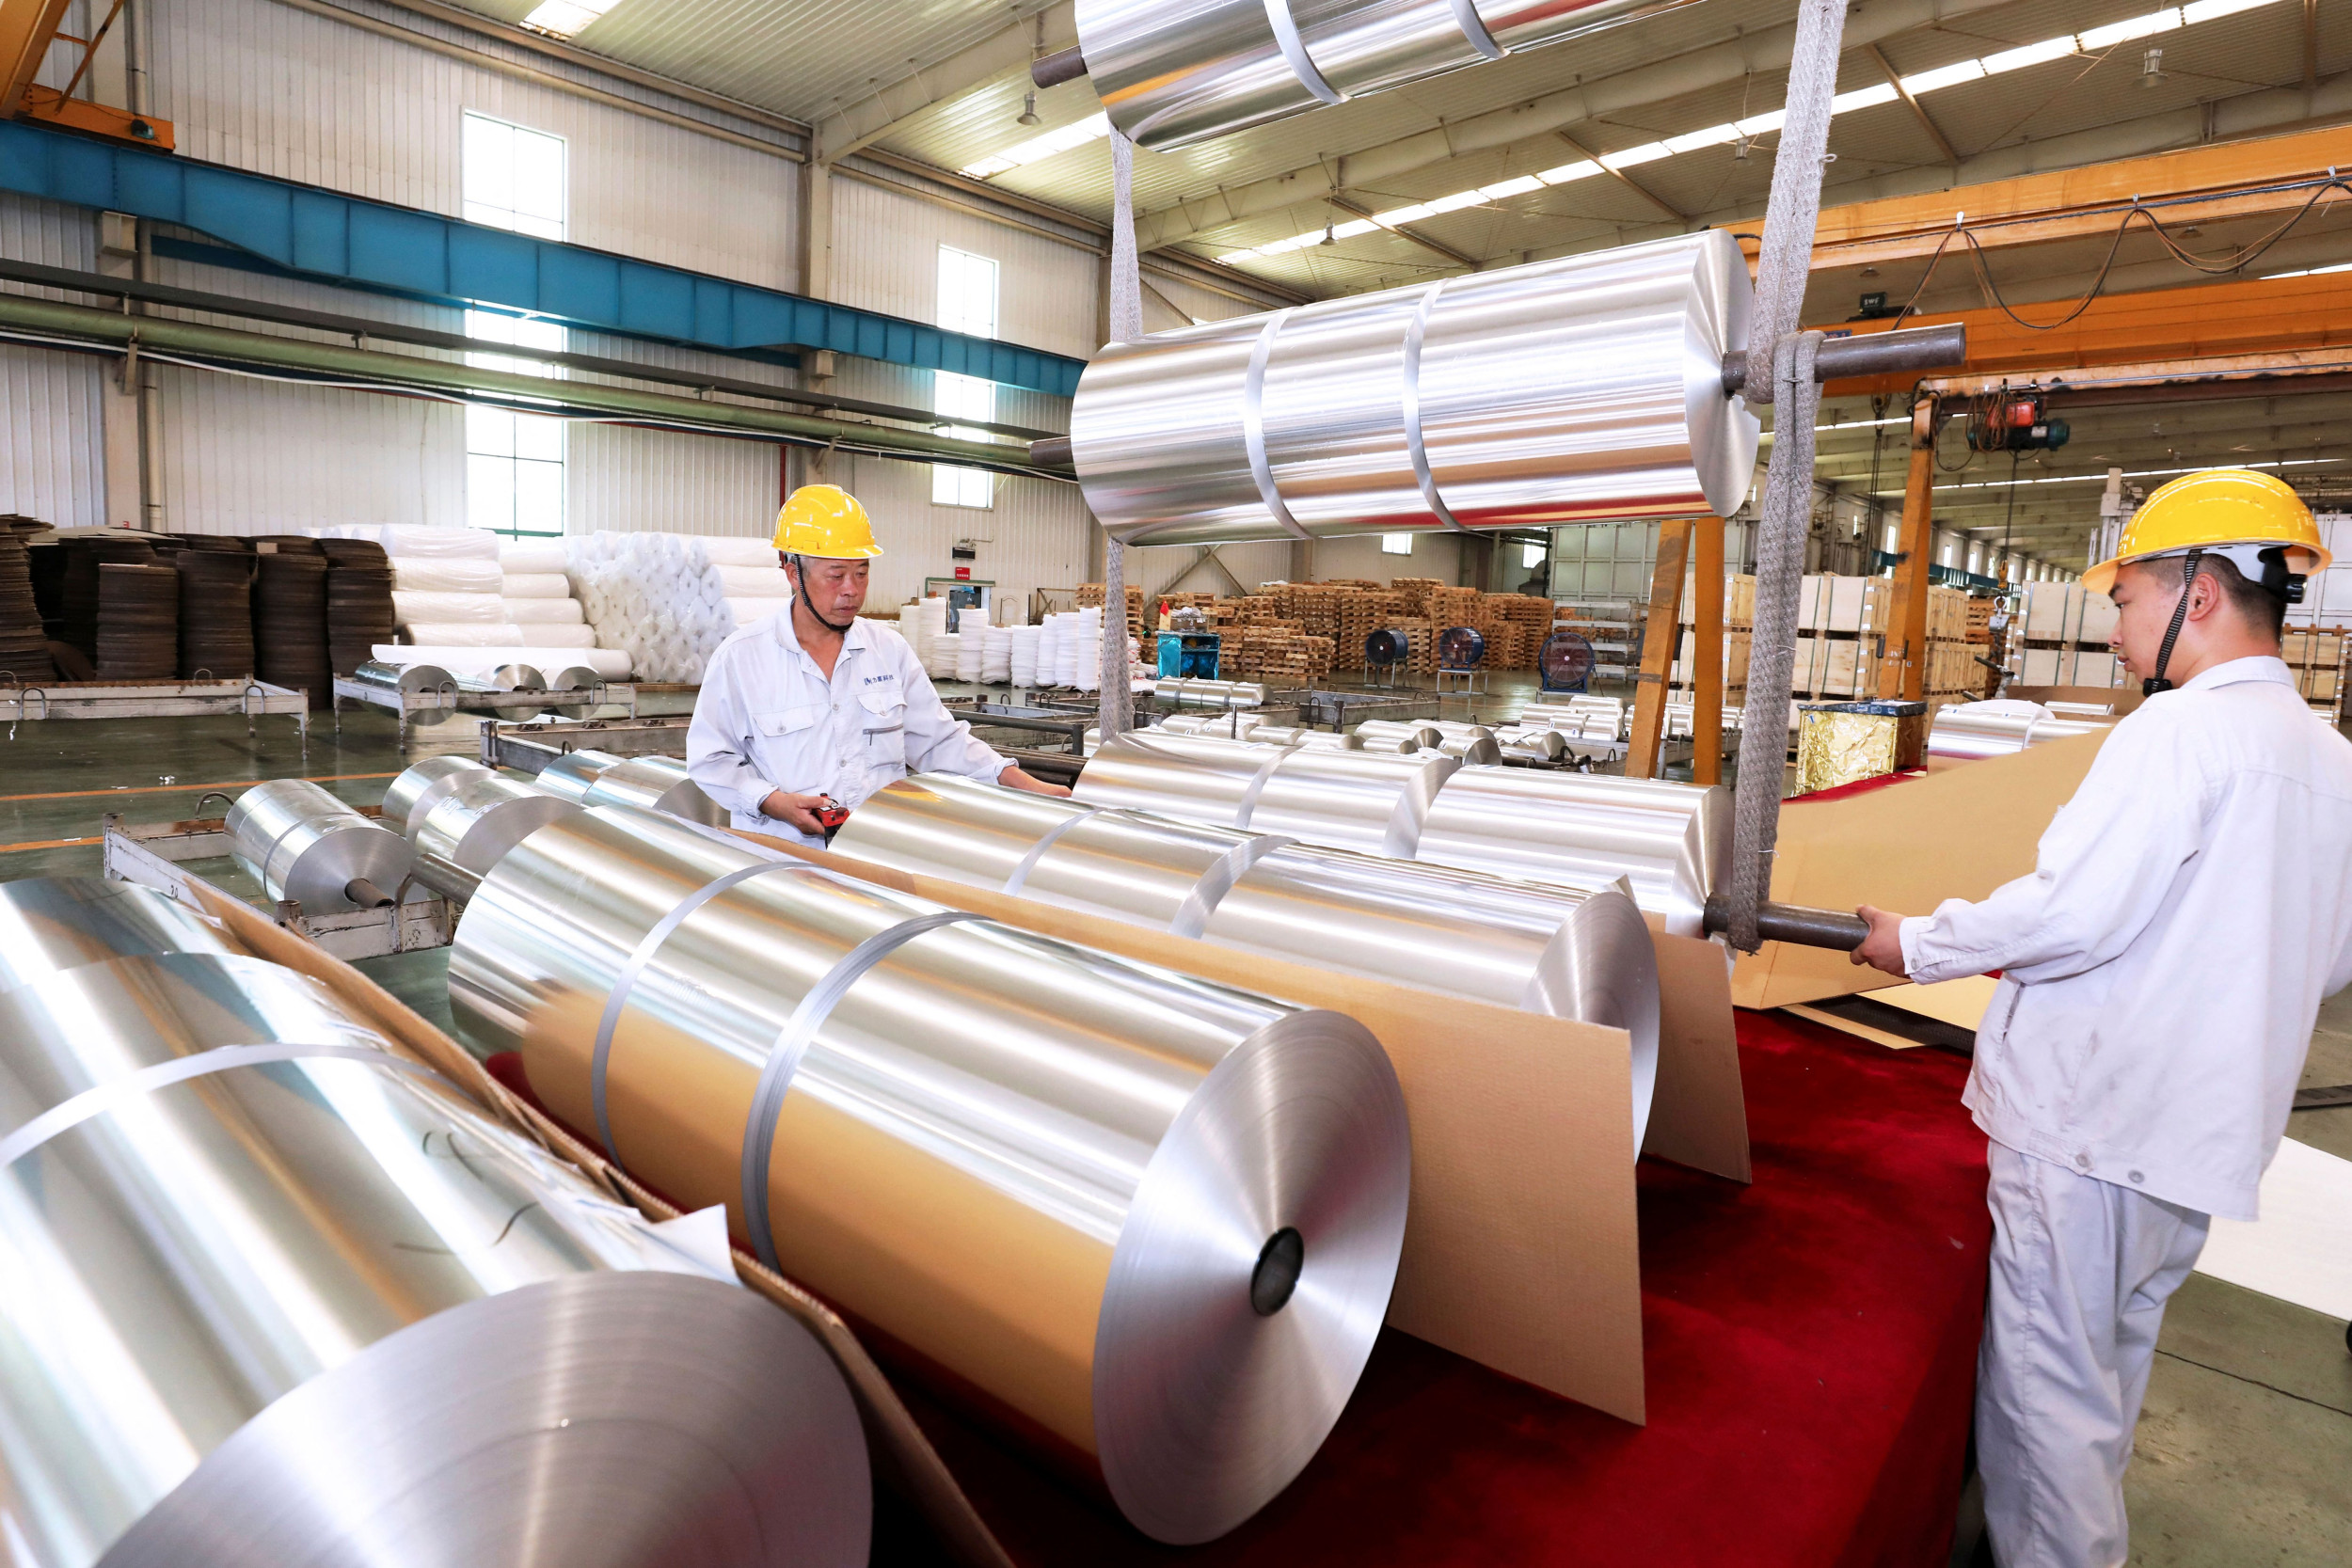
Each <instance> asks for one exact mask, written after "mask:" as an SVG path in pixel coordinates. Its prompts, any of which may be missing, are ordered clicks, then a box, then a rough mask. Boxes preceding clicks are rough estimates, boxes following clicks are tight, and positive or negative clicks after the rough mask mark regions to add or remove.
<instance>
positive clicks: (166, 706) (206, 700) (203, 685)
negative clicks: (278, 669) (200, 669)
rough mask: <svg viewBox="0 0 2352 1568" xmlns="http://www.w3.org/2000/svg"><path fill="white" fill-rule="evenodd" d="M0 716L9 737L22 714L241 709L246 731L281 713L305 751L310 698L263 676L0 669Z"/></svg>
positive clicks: (161, 714)
mask: <svg viewBox="0 0 2352 1568" xmlns="http://www.w3.org/2000/svg"><path fill="white" fill-rule="evenodd" d="M0 679H5V680H6V681H7V683H8V684H6V685H0V719H6V720H7V721H8V738H9V739H11V740H13V739H15V738H16V726H17V723H18V722H19V721H22V720H25V719H200V718H206V717H217V716H219V715H222V714H230V713H241V714H243V715H245V720H246V725H245V728H246V734H247V735H251V734H252V733H253V721H254V720H256V719H260V718H265V717H268V716H269V715H272V714H284V715H286V716H287V717H289V718H291V719H293V720H294V726H295V728H296V729H297V730H298V731H299V732H300V735H301V738H302V754H303V755H305V756H309V755H310V694H309V693H308V692H305V691H294V690H289V689H287V688H285V687H282V686H272V685H270V684H269V683H268V682H266V681H202V680H199V681H52V682H50V683H49V684H48V685H46V686H26V685H24V683H23V682H21V681H19V680H17V679H16V678H15V676H14V675H12V674H9V673H8V672H6V671H0Z"/></svg>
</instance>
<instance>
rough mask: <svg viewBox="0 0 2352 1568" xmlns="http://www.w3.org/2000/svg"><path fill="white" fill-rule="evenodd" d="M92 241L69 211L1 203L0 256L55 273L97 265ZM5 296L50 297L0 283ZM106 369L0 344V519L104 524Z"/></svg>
mask: <svg viewBox="0 0 2352 1568" xmlns="http://www.w3.org/2000/svg"><path fill="white" fill-rule="evenodd" d="M97 243H98V242H97V235H96V230H95V227H94V225H93V223H92V221H91V217H90V214H87V213H85V212H83V211H82V210H81V209H79V208H77V207H61V206H59V205H57V204H56V202H51V201H34V200H30V199H27V198H23V197H15V196H0V255H6V256H12V257H15V258H17V259H19V260H22V261H39V262H41V263H42V264H44V265H47V266H53V267H76V268H85V269H87V268H88V267H90V266H92V265H94V264H95V261H96V252H97ZM0 289H6V290H8V292H10V293H30V294H36V295H39V296H40V297H42V298H46V299H56V298H58V297H60V296H59V295H58V293H56V290H54V289H28V288H25V287H24V286H23V285H21V284H16V283H0ZM111 364H112V361H110V360H104V359H99V358H96V357H93V356H89V355H84V354H68V353H62V352H59V351H56V350H53V349H40V348H27V347H24V346H22V345H20V344H14V343H8V344H0V512H21V513H24V515H26V516H30V517H39V518H40V519H41V520H42V521H43V522H46V523H52V524H56V525H57V526H59V527H70V528H96V527H98V526H99V525H100V524H102V523H103V522H104V521H105V520H106V518H105V510H106V486H105V475H104V469H103V457H102V455H101V448H102V441H103V434H102V426H101V422H100V418H101V417H100V413H99V388H100V387H101V385H102V377H103V376H104V375H105V374H106V372H107V371H108V369H109V368H110V367H111Z"/></svg>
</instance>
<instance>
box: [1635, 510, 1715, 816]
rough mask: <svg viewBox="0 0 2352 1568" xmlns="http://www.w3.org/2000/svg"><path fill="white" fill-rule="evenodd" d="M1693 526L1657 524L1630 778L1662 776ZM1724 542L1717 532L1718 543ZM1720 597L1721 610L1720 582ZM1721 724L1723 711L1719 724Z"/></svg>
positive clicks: (1682, 521) (1679, 521)
mask: <svg viewBox="0 0 2352 1568" xmlns="http://www.w3.org/2000/svg"><path fill="white" fill-rule="evenodd" d="M1691 532H1692V519H1691V518H1689V517H1668V518H1666V519H1665V520H1664V521H1662V522H1661V523H1660V524H1659V525H1658V569H1657V570H1656V571H1655V572H1653V573H1652V574H1651V575H1650V583H1649V617H1648V620H1647V623H1646V625H1645V628H1644V630H1643V632H1642V670H1641V673H1639V674H1638V675H1636V676H1634V679H1635V680H1636V681H1637V682H1638V683H1640V684H1639V688H1638V689H1636V691H1635V692H1634V695H1633V733H1632V735H1631V736H1630V738H1629V742H1628V744H1629V750H1628V751H1627V752H1626V754H1625V776H1626V777H1627V778H1629V779H1654V778H1656V777H1657V776H1658V743H1659V742H1660V741H1661V740H1662V739H1663V738H1664V737H1665V729H1666V681H1667V677H1668V676H1670V675H1671V674H1673V673H1674V661H1675V654H1676V653H1677V648H1678V644H1679V643H1680V642H1681V641H1682V637H1681V633H1682V576H1683V572H1684V570H1685V568H1686V567H1688V566H1689V564H1690V561H1691ZM1721 537H1722V536H1721V533H1720V532H1718V534H1717V538H1718V539H1719V540H1720V538H1721ZM1718 548H1719V551H1720V546H1718ZM1715 594H1716V598H1717V601H1718V604H1719V606H1720V602H1721V599H1722V596H1723V587H1722V584H1721V583H1720V582H1718V584H1717V585H1716V589H1715ZM1693 717H1694V720H1695V710H1693ZM1721 720H1722V715H1721V713H1720V711H1719V712H1718V714H1717V721H1718V722H1721Z"/></svg>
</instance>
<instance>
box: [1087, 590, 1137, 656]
mask: <svg viewBox="0 0 2352 1568" xmlns="http://www.w3.org/2000/svg"><path fill="white" fill-rule="evenodd" d="M1102 602H1103V585H1102V584H1101V583H1099V582H1082V583H1080V584H1078V608H1079V609H1080V610H1085V609H1088V608H1089V607H1090V606H1094V605H1099V604H1101V603H1102ZM1155 608H1156V607H1155ZM1127 635H1128V636H1130V637H1132V638H1134V639H1135V640H1136V643H1137V644H1138V645H1140V644H1141V643H1142V641H1143V590H1142V589H1141V588H1139V587H1137V586H1136V585H1135V584H1134V583H1129V584H1128V585H1127Z"/></svg>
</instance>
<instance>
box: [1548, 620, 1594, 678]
mask: <svg viewBox="0 0 2352 1568" xmlns="http://www.w3.org/2000/svg"><path fill="white" fill-rule="evenodd" d="M1535 669H1536V673H1539V674H1540V675H1541V676H1542V677H1543V682H1544V689H1545V690H1546V691H1582V690H1585V689H1588V688H1589V686H1590V684H1591V682H1592V678H1593V645H1592V644H1591V643H1590V642H1587V641H1584V639H1582V638H1581V637H1579V636H1578V635H1577V634H1576V633H1574V632H1572V631H1555V632H1553V633H1552V634H1551V635H1550V636H1549V637H1547V638H1545V639H1544V647H1543V652H1541V653H1539V654H1537V655H1536V656H1535Z"/></svg>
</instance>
